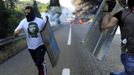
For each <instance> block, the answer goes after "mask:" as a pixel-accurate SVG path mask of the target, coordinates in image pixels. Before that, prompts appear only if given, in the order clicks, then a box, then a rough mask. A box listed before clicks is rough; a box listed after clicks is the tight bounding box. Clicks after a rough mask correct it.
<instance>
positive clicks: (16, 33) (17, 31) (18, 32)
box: [14, 29, 21, 37]
mask: <svg viewBox="0 0 134 75" xmlns="http://www.w3.org/2000/svg"><path fill="white" fill-rule="evenodd" d="M20 32H21V29H17V30H15V31H14V35H15V36H16V37H17V36H18V35H19V34H20Z"/></svg>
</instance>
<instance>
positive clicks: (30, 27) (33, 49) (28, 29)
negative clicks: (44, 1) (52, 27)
mask: <svg viewBox="0 0 134 75" xmlns="http://www.w3.org/2000/svg"><path fill="white" fill-rule="evenodd" d="M24 12H25V16H26V18H24V19H23V20H22V21H21V22H20V23H19V25H18V27H17V28H16V29H15V31H14V34H15V35H18V34H19V33H20V32H21V30H23V31H24V32H25V34H26V41H27V45H28V50H29V52H30V54H31V57H32V59H33V61H34V63H35V65H36V66H37V68H38V75H46V70H44V69H46V68H45V67H43V62H44V55H45V52H46V48H45V46H44V43H43V40H42V38H41V34H40V31H41V30H42V29H43V27H44V25H45V23H46V22H45V20H42V19H40V18H37V17H36V15H35V12H34V9H33V7H31V6H27V7H25V9H24ZM44 66H45V64H44ZM44 71H45V72H44Z"/></svg>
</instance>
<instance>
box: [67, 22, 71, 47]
mask: <svg viewBox="0 0 134 75" xmlns="http://www.w3.org/2000/svg"><path fill="white" fill-rule="evenodd" d="M71 36H72V26H71V24H70V28H69V34H68V42H67V45H71Z"/></svg>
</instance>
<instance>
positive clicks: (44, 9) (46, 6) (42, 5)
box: [39, 3, 49, 12]
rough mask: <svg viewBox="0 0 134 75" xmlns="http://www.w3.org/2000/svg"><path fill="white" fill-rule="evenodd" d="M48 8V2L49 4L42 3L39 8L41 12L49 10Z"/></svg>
mask: <svg viewBox="0 0 134 75" xmlns="http://www.w3.org/2000/svg"><path fill="white" fill-rule="evenodd" d="M48 9H49V4H48V3H47V4H43V3H42V4H40V6H39V10H40V12H47V11H48Z"/></svg>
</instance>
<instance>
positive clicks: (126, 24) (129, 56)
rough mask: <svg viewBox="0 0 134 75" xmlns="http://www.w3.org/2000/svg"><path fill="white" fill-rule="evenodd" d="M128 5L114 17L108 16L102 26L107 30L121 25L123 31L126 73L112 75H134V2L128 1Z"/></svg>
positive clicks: (123, 57)
mask: <svg viewBox="0 0 134 75" xmlns="http://www.w3.org/2000/svg"><path fill="white" fill-rule="evenodd" d="M127 5H128V8H125V9H123V10H122V11H120V12H118V13H117V14H115V15H114V16H111V15H110V14H109V15H106V16H105V17H104V19H103V24H102V26H101V28H102V29H107V28H111V27H113V26H115V25H119V26H120V30H121V40H122V41H121V49H122V54H121V62H122V64H123V66H124V69H125V71H123V72H119V73H110V75H134V0H128V1H127ZM108 18H109V19H108Z"/></svg>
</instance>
